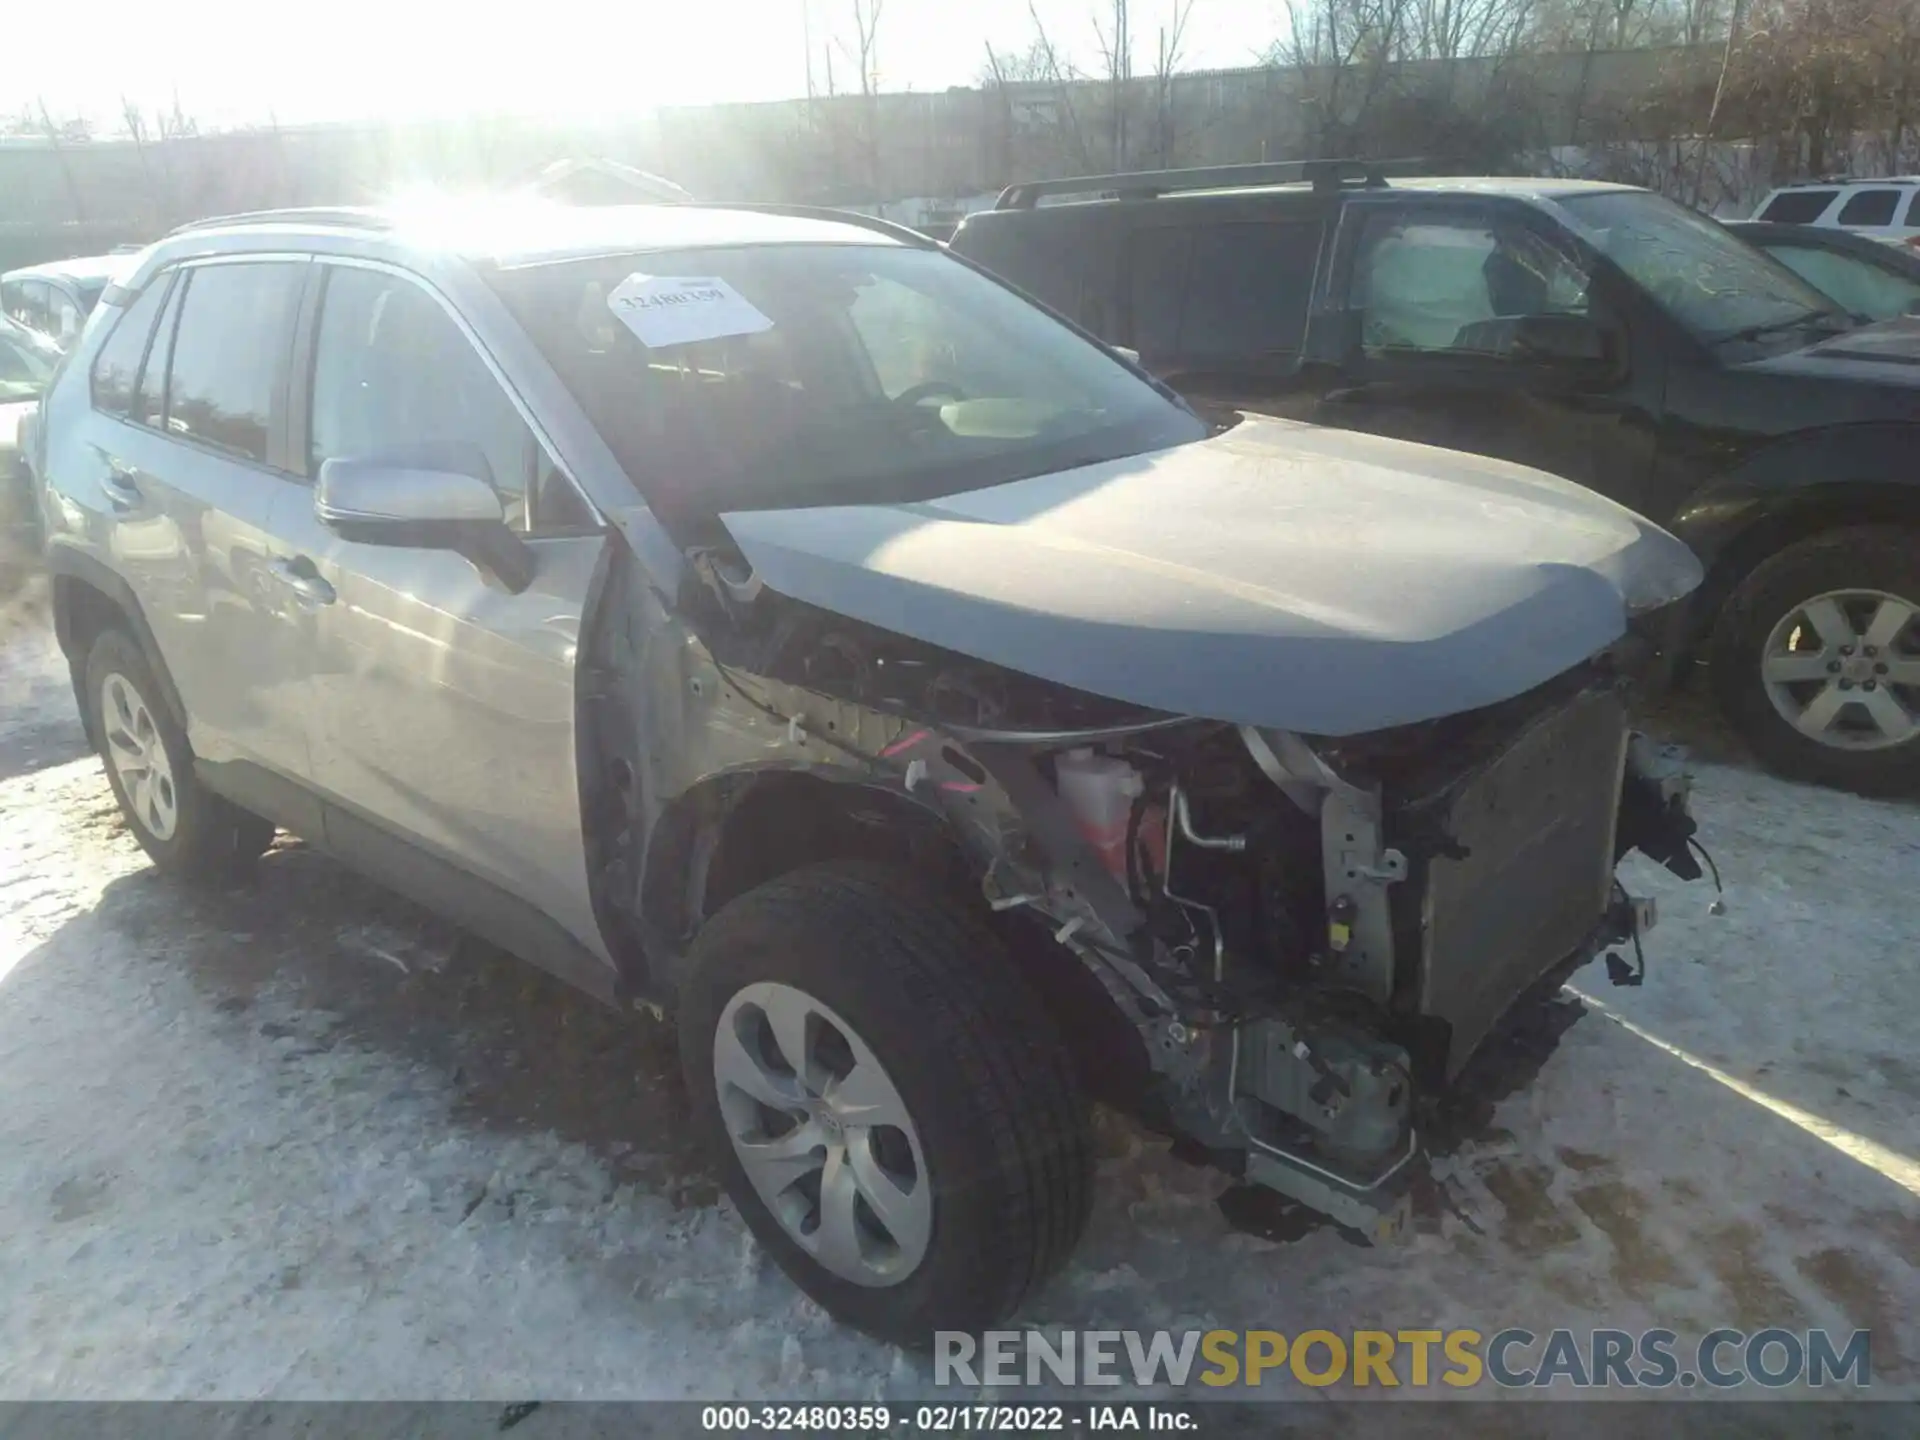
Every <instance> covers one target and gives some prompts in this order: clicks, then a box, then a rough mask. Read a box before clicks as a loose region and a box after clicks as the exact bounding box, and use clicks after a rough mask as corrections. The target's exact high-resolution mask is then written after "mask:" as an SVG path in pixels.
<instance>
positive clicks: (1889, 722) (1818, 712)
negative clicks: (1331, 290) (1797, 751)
mask: <svg viewBox="0 0 1920 1440" xmlns="http://www.w3.org/2000/svg"><path fill="white" fill-rule="evenodd" d="M1917 616H1920V605H1916V604H1915V603H1914V602H1912V601H1909V600H1904V599H1902V598H1901V597H1900V596H1898V595H1890V594H1887V593H1886V592H1885V591H1881V590H1833V591H1829V592H1828V593H1826V594H1824V595H1819V596H1815V597H1814V598H1813V599H1811V600H1808V601H1806V602H1805V603H1803V604H1801V605H1799V606H1796V607H1795V608H1794V609H1793V610H1791V611H1789V612H1788V613H1787V614H1786V615H1785V616H1783V617H1782V618H1781V620H1780V622H1779V623H1778V624H1777V625H1775V626H1774V627H1773V632H1772V633H1771V634H1770V635H1769V636H1768V637H1767V644H1766V648H1765V650H1764V651H1763V652H1762V655H1761V661H1760V678H1761V681H1762V683H1763V684H1764V685H1765V687H1766V691H1767V698H1768V699H1769V700H1770V701H1772V703H1773V708H1774V709H1775V710H1776V711H1777V712H1778V713H1779V715H1780V718H1781V719H1783V720H1785V721H1786V722H1787V723H1788V724H1789V725H1791V726H1793V727H1794V729H1796V730H1798V731H1799V732H1800V733H1801V734H1803V735H1805V736H1806V737H1807V738H1809V739H1811V740H1815V741H1818V742H1819V743H1820V744H1822V745H1829V746H1832V747H1834V748H1835V749H1841V750H1884V749H1887V748H1888V747H1890V746H1894V745H1900V744H1904V743H1905V742H1906V741H1908V740H1910V739H1912V738H1913V737H1914V736H1915V734H1916V733H1920V625H1916V624H1915V620H1916V617H1917Z"/></svg>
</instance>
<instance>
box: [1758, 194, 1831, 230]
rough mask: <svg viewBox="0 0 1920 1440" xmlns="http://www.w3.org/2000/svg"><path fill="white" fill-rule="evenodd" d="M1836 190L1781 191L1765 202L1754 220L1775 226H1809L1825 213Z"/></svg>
mask: <svg viewBox="0 0 1920 1440" xmlns="http://www.w3.org/2000/svg"><path fill="white" fill-rule="evenodd" d="M1839 193H1840V192H1839V191H1838V190H1783V191H1781V192H1780V193H1779V194H1778V195H1776V196H1774V197H1773V199H1771V200H1769V201H1768V202H1767V208H1766V209H1764V210H1762V211H1761V212H1760V214H1759V215H1758V216H1756V217H1755V218H1756V219H1760V220H1770V221H1772V222H1773V223H1774V224H1776V225H1811V224H1812V223H1813V222H1814V221H1816V220H1818V219H1819V218H1820V217H1821V216H1822V215H1824V214H1826V213H1827V207H1828V206H1829V205H1831V204H1832V203H1833V197H1834V196H1836V195H1838V194H1839Z"/></svg>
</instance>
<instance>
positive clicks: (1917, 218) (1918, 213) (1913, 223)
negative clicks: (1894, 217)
mask: <svg viewBox="0 0 1920 1440" xmlns="http://www.w3.org/2000/svg"><path fill="white" fill-rule="evenodd" d="M1904 223H1905V224H1906V225H1907V226H1908V227H1909V228H1912V229H1916V230H1920V190H1916V191H1914V192H1913V195H1912V197H1911V198H1910V199H1909V200H1908V201H1907V218H1906V220H1905V222H1904Z"/></svg>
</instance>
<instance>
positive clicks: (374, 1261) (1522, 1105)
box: [0, 606, 1920, 1434]
mask: <svg viewBox="0 0 1920 1440" xmlns="http://www.w3.org/2000/svg"><path fill="white" fill-rule="evenodd" d="M31 608H32V607H31V606H28V607H25V609H24V610H23V608H22V607H20V606H15V607H14V610H13V612H12V615H13V620H14V622H16V623H15V626H14V629H13V631H12V633H11V634H4V633H0V1294H4V1295H5V1296H6V1297H7V1303H6V1304H5V1306H4V1307H0V1397H4V1398H9V1399H24V1398H33V1397H223V1398H240V1399H259V1398H274V1399H288V1398H311V1399H324V1398H409V1399H421V1398H430V1397H463V1398H483V1399H489V1400H495V1401H500V1402H509V1401H517V1400H523V1399H527V1398H529V1397H545V1398H550V1399H561V1398H574V1397H595V1398H617V1397H662V1396H705V1397H715V1398H717V1397H722V1396H743V1397H760V1396H767V1395H778V1396H780V1397H783V1398H788V1399H794V1398H801V1397H819V1398H825V1399H842V1400H849V1399H860V1398H882V1397H888V1398H891V1397H908V1396H913V1395H919V1394H923V1393H926V1391H927V1389H928V1387H929V1385H930V1380H931V1376H930V1371H929V1368H928V1367H927V1365H926V1364H925V1362H923V1361H921V1360H919V1359H917V1358H912V1357H908V1356H905V1355H902V1354H900V1353H897V1352H895V1351H893V1350H890V1349H888V1348H886V1347H884V1346H881V1345H878V1344H875V1343H873V1342H870V1341H867V1340H865V1339H863V1338H861V1337H858V1336H855V1335H852V1334H849V1333H846V1332H843V1331H841V1330H839V1329H838V1328H837V1327H835V1326H834V1325H832V1324H831V1323H829V1322H828V1321H827V1319H826V1318H825V1316H824V1315H823V1314H822V1313H820V1312H819V1311H818V1310H817V1309H815V1308H814V1307H813V1306H811V1305H810V1304H809V1303H808V1302H806V1301H805V1300H803V1299H802V1298H801V1297H800V1296H799V1294H798V1292H797V1291H795V1290H794V1289H793V1288H792V1287H791V1286H790V1285H789V1284H788V1283H787V1282H786V1281H785V1279H784V1278H783V1277H782V1276H781V1275H780V1274H779V1272H778V1271H777V1270H775V1269H774V1268H773V1267H772V1265H771V1264H770V1263H769V1262H768V1261H767V1260H766V1259H765V1257H764V1256H763V1255H762V1254H761V1253H760V1252H759V1251H758V1250H757V1248H756V1247H755V1246H754V1244H753V1243H752V1241H751V1240H750V1239H749V1238H748V1236H747V1233H746V1231H745V1228H744V1227H743V1226H742V1225H741V1223H740V1222H739V1220H738V1218H737V1217H736V1216H735V1215H734V1213H733V1212H732V1210H731V1209H730V1207H729V1206H728V1205H727V1204H726V1203H725V1202H724V1201H722V1200H721V1199H719V1197H718V1194H717V1191H716V1188H715V1185H714V1182H713V1179H712V1176H711V1174H710V1173H709V1172H708V1170H707V1169H706V1167H705V1166H704V1165H703V1163H702V1162H701V1160H700V1159H699V1157H698V1156H697V1155H695V1154H694V1153H693V1152H692V1149H691V1146H690V1143H689V1140H688V1137H687V1134H686V1131H685V1127H684V1124H683V1119H682V1117H683V1115H684V1112H685V1101H684V1097H683V1096H682V1095H681V1094H680V1093H679V1091H678V1082H677V1079H676V1064H677V1062H676V1058H675V1055H674V1050H673V1045H672V1042H671V1038H670V1035H669V1033H668V1032H667V1030H666V1029H665V1028H664V1027H662V1026H659V1025H657V1024H655V1023H653V1022H651V1021H648V1020H645V1019H644V1018H642V1019H629V1018H623V1017H621V1016H617V1015H614V1014H611V1013H609V1012H606V1011H603V1010H602V1009H600V1008H599V1007H597V1006H596V1005H595V1004H594V1003H593V1002H591V1001H589V1000H586V999H584V998H581V997H577V996H575V995H574V994H572V993H571V992H569V991H567V990H565V989H564V988H563V987H561V986H560V985H559V984H558V983H557V982H553V981H549V980H548V979H546V978H545V977H544V976H543V975H541V974H539V973H537V972H535V971H533V970H532V969H531V968H529V967H525V966H522V965H520V964H519V963H518V962H515V961H513V960H510V959H508V958H506V957H503V956H501V955H498V954H497V953H494V952H492V951H490V950H488V949H487V948H486V947H485V946H484V945H482V944H481V943H479V942H477V941H474V940H471V939H465V940H463V939H460V938H459V937H457V936H454V935H452V934H451V933H449V932H447V931H446V930H444V929H443V928H441V927H439V926H437V925H436V924H434V923H433V922H431V921H429V920H427V919H426V918H425V917H423V916H422V915H420V914H419V913H418V912H417V911H414V910H413V909H411V908H410V907H408V906H407V905H405V904H403V903H402V902H400V901H398V900H395V899H393V898H391V897H388V896H385V895H383V894H382V893H381V892H379V891H378V890H376V889H375V888H374V887H372V886H371V885H369V884H367V883H365V882H363V881H361V880H359V879H357V878H355V877H353V876H351V875H350V874H348V873H347V872H345V871H344V870H342V869H341V868H340V867H338V866H336V865H335V864H333V863H332V862H330V861H328V860H326V859H324V858H322V857H320V856H318V855H315V854H313V853H311V852H309V851H307V850H305V849H304V848H303V847H301V846H300V845H298V844H297V843H295V842H291V841H283V842H282V843H281V845H280V846H279V848H277V849H276V850H275V851H274V852H273V853H272V854H271V855H270V856H269V857H268V858H267V859H266V861H265V862H264V863H263V864H262V866H261V869H260V875H259V879H258V882H257V883H256V884H255V885H253V886H252V887H251V888H248V889H243V890H237V891H233V892H230V893H214V894H205V893H192V892H188V891H184V890H182V889H181V888H179V887H177V886H176V885H174V884H171V883H169V882H167V881H164V880H162V879H160V878H159V877H158V876H157V875H156V874H154V873H153V871H152V870H151V869H150V868H149V867H148V865H147V864H146V861H145V859H144V857H143V856H142V855H141V854H140V852H139V850H138V849H137V847H136V846H135V845H134V843H133V841H132V840H131V838H130V837H129V836H128V835H127V834H126V833H125V831H124V830H123V829H122V828H121V825H120V822H119V819H118V816H117V813H116V811H115V809H114V806H113V802H112V799H111V797H110V795H109V793H108V790H107V786H106V783H105V781H104V780H103V778H102V776H101V773H100V767H99V765H98V763H97V762H96V761H95V760H94V759H93V758H92V757H90V756H89V755H87V754H86V753H85V751H84V748H83V744H82V741H81V737H80V731H79V726H78V723H77V721H76V719H75V718H74V715H73V705H72V699H71V696H70V695H69V693H68V692H67V690H66V684H65V674H64V670H63V668H62V667H61V665H60V663H59V658H58V656H57V654H55V653H54V652H53V650H52V647H51V642H50V640H48V639H47V638H45V632H44V630H43V629H42V628H40V625H39V624H38V623H36V622H35V617H34V616H33V615H32V613H31ZM1706 733H1710V732H1706ZM1696 810H1697V812H1698V813H1699V815H1700V817H1701V820H1702V825H1703V836H1704V838H1705V839H1706V841H1707V843H1708V844H1709V846H1710V847H1711V848H1712V849H1713V851H1714V853H1715V855H1716V857H1717V858H1718V860H1719V863H1720V868H1721V870H1722V872H1723V874H1724V876H1725V878H1726V883H1727V886H1728V892H1729V893H1728V913H1727V914H1726V915H1725V916H1722V917H1713V916H1710V915H1709V914H1708V913H1707V902H1708V900H1709V899H1710V898H1711V895H1710V892H1708V891H1707V890H1706V889H1705V887H1704V886H1694V887H1683V886H1681V885H1679V884H1678V883H1677V882H1674V881H1671V880H1670V879H1669V878H1668V877H1666V876H1665V874H1664V872H1660V871H1657V870H1654V869H1653V868H1652V867H1650V866H1649V867H1646V868H1645V870H1644V871H1637V872H1636V873H1635V875H1634V876H1633V877H1632V881H1633V883H1634V884H1635V886H1636V888H1639V889H1642V890H1651V891H1653V892H1654V893H1656V894H1658V896H1659V898H1660V900H1661V903H1662V909H1663V915H1662V924H1661V928H1660V929H1659V931H1658V932H1656V934H1655V935H1654V936H1653V937H1652V939H1651V941H1650V943H1649V946H1648V950H1649V955H1648V959H1649V974H1648V979H1647V984H1646V986H1645V988H1643V989H1640V990H1619V989H1612V988H1609V987H1607V985H1606V982H1605V978H1604V976H1603V975H1602V974H1601V973H1600V972H1599V970H1598V969H1597V967H1590V968H1589V969H1587V970H1585V971H1583V972H1582V973H1581V974H1580V975H1579V976H1577V977H1576V989H1575V990H1572V991H1567V992H1563V993H1562V995H1561V996H1560V997H1558V998H1557V999H1556V1000H1555V1001H1553V1002H1552V1003H1551V1004H1548V1005H1546V1006H1544V1007H1539V1008H1536V1009H1534V1010H1532V1011H1529V1012H1528V1013H1527V1014H1526V1015H1524V1016H1522V1017H1520V1021H1519V1023H1518V1024H1517V1025H1516V1028H1515V1031H1514V1033H1513V1034H1512V1035H1511V1036H1510V1037H1508V1038H1507V1039H1506V1040H1505V1041H1504V1042H1503V1044H1502V1046H1501V1047H1500V1048H1499V1050H1498V1053H1497V1054H1496V1055H1495V1056H1493V1057H1492V1060H1491V1063H1490V1064H1489V1065H1488V1066H1487V1067H1486V1073H1485V1074H1484V1075H1483V1076H1482V1078H1481V1080H1480V1082H1479V1084H1478V1085H1477V1087H1476V1091H1475V1094H1476V1097H1477V1103H1474V1104H1469V1105H1466V1106H1463V1110H1462V1114H1461V1115H1460V1116H1459V1117H1458V1120H1457V1123H1456V1125H1455V1127H1454V1132H1453V1133H1451V1134H1450V1135H1449V1136H1447V1137H1445V1144H1446V1145H1447V1147H1448V1151H1449V1153H1446V1154H1443V1155H1442V1156H1441V1157H1440V1158H1439V1159H1438V1160H1437V1161H1436V1164H1435V1173H1436V1177H1437V1180H1438V1182H1439V1183H1438V1187H1437V1191H1436V1194H1435V1195H1434V1196H1433V1197H1432V1199H1433V1203H1431V1204H1430V1205H1429V1206H1428V1207H1427V1211H1428V1213H1427V1214H1426V1216H1425V1218H1424V1219H1423V1221H1422V1224H1421V1226H1420V1227H1419V1233H1418V1234H1417V1235H1416V1236H1415V1237H1414V1238H1413V1239H1412V1240H1411V1241H1409V1242H1408V1243H1407V1244H1405V1245H1403V1246H1400V1247H1397V1248H1395V1249H1391V1250H1365V1249H1360V1248H1356V1247H1354V1246H1352V1245H1350V1244H1348V1243H1346V1242H1345V1241H1343V1240H1342V1239H1341V1238H1340V1237H1339V1236H1338V1235H1337V1234H1335V1233H1333V1232H1332V1231H1330V1230H1326V1229H1310V1230H1307V1231H1306V1233H1304V1234H1296V1233H1294V1232H1295V1231H1296V1230H1298V1229H1299V1228H1300V1227H1298V1226H1290V1225H1288V1224H1287V1223H1285V1222H1286V1220H1287V1218H1288V1217H1286V1216H1284V1215H1278V1216H1270V1215H1269V1216H1263V1215H1261V1214H1255V1215H1252V1216H1246V1215H1242V1216H1240V1217H1239V1224H1238V1226H1236V1225H1230V1224H1229V1222H1228V1220H1227V1218H1226V1217H1225V1216H1224V1215H1223V1213H1222V1211H1221V1208H1220V1207H1219V1206H1218V1205H1217V1204H1216V1198H1217V1196H1218V1195H1219V1193H1220V1191H1221V1189H1222V1188H1223V1183H1224V1182H1222V1181H1221V1180H1220V1179H1219V1178H1218V1177H1217V1176H1215V1175H1214V1174H1212V1173H1211V1172H1208V1171H1205V1170H1201V1169H1195V1168H1191V1167H1189V1166H1186V1165H1184V1164H1182V1163H1180V1162H1178V1161H1176V1160H1175V1159H1173V1158H1172V1157H1171V1156H1169V1154H1168V1153H1167V1151H1166V1147H1165V1145H1164V1144H1163V1143H1161V1142H1159V1141H1157V1140H1155V1139H1153V1138H1152V1137H1149V1136H1146V1135H1143V1134H1142V1133H1140V1132H1139V1131H1137V1130H1135V1129H1134V1128H1133V1127H1132V1126H1131V1125H1129V1124H1127V1123H1126V1122H1123V1121H1120V1120H1118V1119H1115V1118H1112V1117H1103V1118H1102V1121H1101V1131H1100V1136H1101V1151H1102V1157H1103V1158H1102V1162H1101V1171H1102V1174H1101V1180H1102V1185H1101V1189H1100V1198H1099V1202H1098V1208H1097V1211H1096V1213H1095V1217H1094V1220H1093V1224H1092V1227H1091V1230H1090V1232H1089V1234H1088V1237H1087V1241H1086V1243H1085V1245H1084V1246H1083V1247H1082V1249H1081V1250H1080V1252H1079V1254H1078V1256H1077V1257H1076V1259H1075V1260H1074V1262H1073V1264H1072V1265H1071V1267H1070V1269H1069V1270H1068V1271H1067V1273H1066V1274H1065V1275H1064V1276H1063V1277H1062V1278H1061V1279H1060V1280H1058V1281H1057V1282H1056V1283H1055V1284H1053V1285H1052V1286H1050V1287H1049V1288H1048V1289H1047V1290H1046V1291H1045V1292H1044V1294H1043V1295H1041V1296H1040V1297H1039V1298H1038V1300H1037V1301H1036V1302H1035V1303H1034V1304H1033V1305H1032V1306H1031V1307H1030V1308H1029V1310H1028V1312H1027V1313H1025V1314H1024V1315H1023V1316H1022V1317H1021V1319H1022V1320H1023V1321H1024V1322H1026V1323H1030V1324H1034V1325H1040V1326H1049V1327H1051V1326H1078V1327H1106V1328H1141V1329H1147V1328H1157V1327H1162V1326H1166V1327H1172V1328H1180V1329H1185V1328H1188V1327H1200V1328H1211V1327H1214V1326H1220V1327H1225V1328H1233V1329H1238V1328H1244V1327H1252V1326H1268V1327H1272V1328H1276V1329H1280V1330H1283V1331H1297V1330H1299V1329H1304V1328H1309V1327H1312V1326H1323V1325H1324V1326H1331V1327H1333V1328H1336V1329H1344V1328H1349V1327H1355V1326H1372V1325H1380V1326H1382V1327H1384V1328H1403V1327H1409V1326H1433V1327H1441V1328H1444V1327H1449V1326H1456V1325H1472V1326H1474V1327H1476V1328H1479V1329H1481V1330H1482V1331H1489V1332H1490V1331H1492V1330H1495V1329H1499V1328H1502V1327H1504V1326H1507V1325H1525V1326H1528V1327H1529V1328H1532V1329H1535V1330H1537V1331H1544V1330H1547V1329H1551V1328H1553V1327H1555V1326H1573V1327H1578V1328H1586V1327H1591V1326H1602V1325H1612V1326H1619V1327H1621V1328H1625V1329H1629V1330H1638V1329H1641V1328H1644V1327H1648V1326H1654V1325H1664V1326H1667V1327H1669V1328H1672V1329H1675V1330H1677V1331H1679V1332H1681V1334H1682V1335H1683V1336H1689V1335H1695V1334H1698V1333H1700V1332H1704V1331H1706V1330H1708V1329H1711V1328H1713V1327H1715V1326H1719V1325H1731V1326H1738V1327H1742V1328H1746V1329H1756V1328H1760V1327H1762V1326H1766V1325H1776V1324H1777V1325H1784V1326H1789V1327H1805V1326H1828V1327H1834V1328H1838V1329H1843V1330H1850V1329H1853V1328H1855V1327H1867V1328H1870V1329H1871V1330H1872V1331H1873V1356H1874V1365H1875V1380H1876V1384H1875V1387H1874V1388H1875V1394H1876V1395H1877V1396H1892V1395H1904V1396H1908V1397H1920V1268H1917V1267H1920V1054H1917V1053H1916V1049H1915V1046H1914V1043H1913V1026H1912V1022H1911V1019H1910V1017H1911V1016H1912V1014H1913V1013H1914V1010H1913V1007H1914V996H1915V991H1916V983H1917V982H1920V943H1916V942H1917V941H1920V924H1916V921H1915V919H1914V918H1913V917H1914V915H1915V910H1914V905H1915V890H1916V885H1917V883H1920V808H1916V807H1914V806H1902V805H1893V804H1885V803H1872V802H1868V801H1864V800H1859V799H1855V798H1852V797H1848V796H1842V795H1836V794H1829V793H1826V792H1822V791H1818V790H1811V789H1805V788H1801V787H1797V786H1792V785H1787V784H1784V783H1781V782H1779V781H1775V780H1771V779H1768V778H1766V777H1764V776H1761V775H1759V774H1757V773H1755V772H1753V771H1752V770H1750V769H1747V768H1744V767H1742V766H1740V765H1739V764H1737V763H1709V764H1706V765H1703V766H1702V771H1701V780H1700V788H1699V792H1698V796H1697V800H1696ZM1263 1224H1265V1225H1267V1232H1266V1233H1265V1234H1261V1233H1255V1232H1256V1231H1258V1230H1259V1229H1260V1228H1261V1226H1262V1225H1263ZM1402 1393H1404V1392H1402ZM1747 1393H1749V1394H1751V1392H1747ZM537 1428H538V1427H537V1426H529V1429H528V1432H526V1433H529V1434H531V1433H532V1431H533V1430H535V1429H537Z"/></svg>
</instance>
